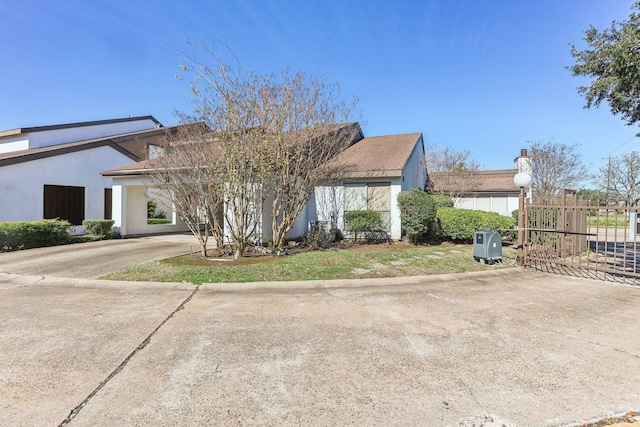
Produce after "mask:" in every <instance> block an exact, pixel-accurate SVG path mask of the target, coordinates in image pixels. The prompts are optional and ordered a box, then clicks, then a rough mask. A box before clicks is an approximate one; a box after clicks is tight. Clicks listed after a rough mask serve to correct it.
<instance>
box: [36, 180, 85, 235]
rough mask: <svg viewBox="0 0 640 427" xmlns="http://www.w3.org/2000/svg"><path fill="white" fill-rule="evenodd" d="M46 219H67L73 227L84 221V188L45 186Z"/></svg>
mask: <svg viewBox="0 0 640 427" xmlns="http://www.w3.org/2000/svg"><path fill="white" fill-rule="evenodd" d="M43 216H44V218H45V219H55V218H60V219H66V220H67V221H69V223H71V224H73V225H82V221H83V220H84V187H71V186H65V185H45V186H44V215H43Z"/></svg>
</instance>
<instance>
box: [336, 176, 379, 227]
mask: <svg viewBox="0 0 640 427" xmlns="http://www.w3.org/2000/svg"><path fill="white" fill-rule="evenodd" d="M344 210H345V212H348V211H360V210H372V211H378V212H380V213H381V214H382V223H383V226H384V228H385V230H387V231H389V230H390V229H391V184H390V183H388V182H380V183H378V182H376V183H369V184H347V185H345V187H344Z"/></svg>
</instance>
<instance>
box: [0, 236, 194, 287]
mask: <svg viewBox="0 0 640 427" xmlns="http://www.w3.org/2000/svg"><path fill="white" fill-rule="evenodd" d="M199 248H200V246H199V243H198V241H197V239H196V238H195V237H193V235H191V234H173V235H164V236H151V237H140V238H134V239H113V240H101V241H97V242H87V243H82V244H74V245H62V246H53V247H46V248H35V249H28V250H25V251H16V252H6V253H0V273H19V274H31V275H43V276H56V277H82V278H96V277H100V276H103V275H105V274H108V273H113V272H115V271H118V270H121V269H123V268H126V267H129V266H132V265H136V264H141V263H143V262H147V261H155V260H160V259H165V258H171V257H174V256H179V255H184V254H187V253H190V252H198V250H199Z"/></svg>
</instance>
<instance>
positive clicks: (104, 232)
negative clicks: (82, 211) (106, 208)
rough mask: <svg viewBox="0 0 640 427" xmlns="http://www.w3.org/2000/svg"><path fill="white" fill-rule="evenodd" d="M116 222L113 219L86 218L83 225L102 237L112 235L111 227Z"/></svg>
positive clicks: (88, 230) (86, 229) (90, 232)
mask: <svg viewBox="0 0 640 427" xmlns="http://www.w3.org/2000/svg"><path fill="white" fill-rule="evenodd" d="M114 223H115V221H114V220H112V219H85V220H84V221H82V226H83V227H84V229H85V231H86V232H87V233H89V234H95V235H96V236H101V237H110V236H111V228H112V227H113V224H114Z"/></svg>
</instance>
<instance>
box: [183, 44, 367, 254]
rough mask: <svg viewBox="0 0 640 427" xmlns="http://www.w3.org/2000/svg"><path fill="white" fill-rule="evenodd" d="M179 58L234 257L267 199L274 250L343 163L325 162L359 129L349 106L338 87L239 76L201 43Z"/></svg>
mask: <svg viewBox="0 0 640 427" xmlns="http://www.w3.org/2000/svg"><path fill="white" fill-rule="evenodd" d="M197 48H198V50H197V52H198V53H204V55H205V58H204V59H200V58H199V57H198V56H197V55H195V54H194V55H191V56H187V55H184V54H183V55H182V56H183V58H184V59H185V65H182V66H181V68H182V70H183V71H184V72H185V73H189V74H190V75H191V89H192V93H193V95H194V104H195V107H196V108H195V111H196V114H197V117H196V120H199V121H203V122H204V123H206V124H207V125H208V126H209V128H210V129H211V130H212V132H213V133H214V134H215V136H216V143H217V146H218V147H219V150H220V153H219V158H218V159H217V162H218V163H216V164H217V165H218V166H219V167H218V168H217V177H218V179H219V181H220V182H222V183H223V184H224V191H223V194H224V206H225V208H224V218H225V226H226V230H227V232H228V233H229V234H230V235H231V238H232V240H233V244H234V245H235V247H236V257H237V256H240V255H242V253H243V252H244V249H245V248H246V246H247V245H248V244H250V243H251V242H252V241H254V240H256V237H255V233H256V232H262V230H261V229H260V228H261V226H262V217H263V210H264V208H265V201H266V200H268V199H269V200H270V201H272V204H271V209H272V212H271V214H272V217H273V222H272V227H271V228H272V229H271V233H272V236H273V241H274V244H275V245H276V246H281V245H283V244H284V239H285V236H286V234H287V232H288V231H290V230H291V228H292V227H293V226H294V223H295V220H296V218H297V217H298V216H299V214H300V213H301V212H302V209H303V208H304V206H305V205H306V204H307V202H308V201H309V199H310V197H311V196H312V195H313V190H314V188H315V187H316V186H317V185H321V184H328V183H331V182H335V181H337V180H339V179H340V178H341V176H339V172H340V171H343V170H345V167H344V165H337V164H336V163H335V162H333V163H332V162H330V161H329V160H331V159H332V158H333V157H334V156H335V155H336V154H337V153H339V152H341V151H342V150H344V149H345V148H346V147H347V146H348V145H349V144H351V143H352V142H353V141H354V138H355V137H356V135H360V134H361V131H360V128H359V126H358V125H357V124H354V123H351V124H346V125H341V123H343V122H345V121H348V119H349V117H350V115H351V112H352V111H353V109H354V106H355V101H354V103H351V104H349V103H345V102H343V101H341V100H340V98H339V88H338V86H337V85H332V84H328V83H327V81H326V80H325V79H324V78H322V77H308V76H306V75H305V74H303V73H295V74H293V75H290V74H289V73H288V72H287V71H285V72H282V73H280V74H268V75H261V74H259V73H257V72H255V71H252V72H248V73H243V72H242V71H241V69H240V67H239V65H237V66H236V67H235V68H234V67H232V66H230V64H229V63H227V62H225V61H223V59H222V58H221V57H220V56H219V55H217V54H215V53H213V52H212V51H211V50H210V49H209V48H207V47H206V46H203V45H199V44H198V45H197Z"/></svg>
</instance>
